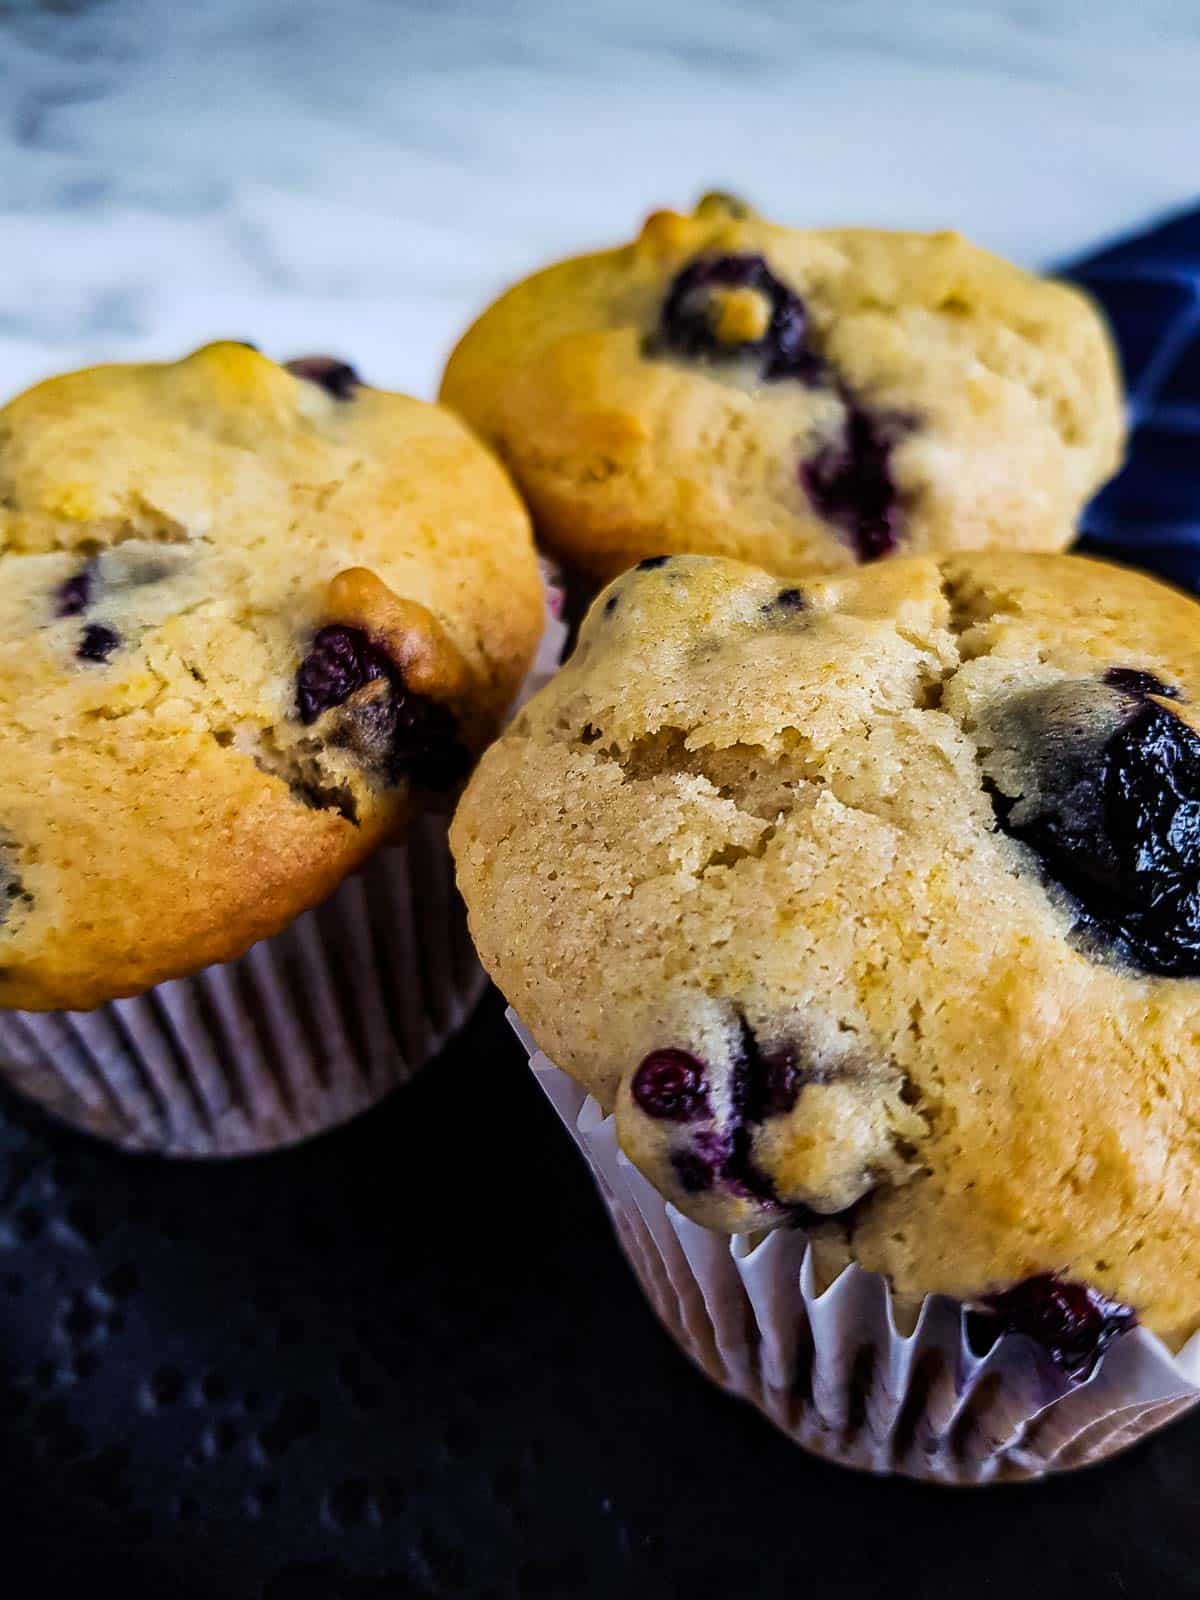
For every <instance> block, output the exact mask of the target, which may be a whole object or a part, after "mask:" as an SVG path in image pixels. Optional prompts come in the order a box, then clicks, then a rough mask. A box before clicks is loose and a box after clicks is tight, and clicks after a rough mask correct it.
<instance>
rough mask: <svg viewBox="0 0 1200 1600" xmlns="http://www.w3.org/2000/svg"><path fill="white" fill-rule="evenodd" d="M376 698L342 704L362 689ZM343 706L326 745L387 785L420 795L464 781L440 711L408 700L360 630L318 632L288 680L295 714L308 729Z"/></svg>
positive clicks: (464, 756)
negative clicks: (371, 688) (371, 687)
mask: <svg viewBox="0 0 1200 1600" xmlns="http://www.w3.org/2000/svg"><path fill="white" fill-rule="evenodd" d="M380 681H381V684H382V686H381V691H380V692H379V693H378V694H374V695H371V696H369V697H365V698H363V699H362V700H361V701H355V703H354V704H353V705H351V706H346V702H347V701H348V700H350V699H351V697H352V696H354V695H356V694H357V693H358V691H359V690H360V689H363V688H365V687H366V686H367V685H368V684H370V683H375V682H380ZM343 706H346V710H345V713H344V714H343V716H342V717H341V718H340V720H339V722H338V724H337V726H336V727H335V729H334V730H333V732H332V736H331V742H332V743H335V744H339V745H342V746H344V747H347V748H349V749H352V750H353V751H354V752H355V753H356V755H358V756H359V758H360V759H362V760H364V761H366V762H368V763H369V764H370V765H372V766H373V767H375V768H376V769H377V770H378V771H379V772H380V773H381V775H382V776H383V778H384V779H385V781H386V782H387V783H389V784H396V783H399V782H401V781H402V780H404V779H407V780H409V781H410V782H412V783H414V784H418V785H419V786H420V787H421V788H424V789H449V788H452V787H453V786H454V785H455V784H456V783H457V782H458V781H459V779H460V778H462V777H464V776H465V775H466V771H467V768H468V766H469V765H470V756H469V753H468V752H467V750H466V749H465V748H464V747H463V745H462V744H461V743H460V742H459V740H458V724H457V722H456V721H455V718H454V714H453V712H451V711H450V710H449V709H448V708H447V707H446V706H443V705H439V704H438V703H437V701H435V700H431V699H430V698H429V697H428V696H427V695H422V694H416V693H414V692H413V691H412V690H410V689H409V688H407V686H406V685H405V683H404V680H403V677H402V676H401V674H400V671H399V669H398V668H397V667H396V666H395V665H394V663H393V662H392V661H391V659H390V658H389V657H388V656H387V655H385V654H384V652H383V651H382V650H380V649H379V648H378V647H377V646H376V645H374V644H372V642H371V640H370V639H369V638H368V637H367V635H366V634H365V633H364V632H363V631H362V630H361V629H360V628H351V627H347V626H346V625H345V624H343V623H331V624H329V625H328V626H327V627H324V628H321V629H320V630H319V632H318V633H317V635H316V637H315V638H314V639H313V642H312V647H311V649H310V650H309V652H308V654H307V655H306V656H305V657H304V660H303V661H302V662H301V663H300V667H299V670H298V671H297V674H296V708H297V711H298V712H299V716H300V720H301V722H303V723H304V724H305V725H309V724H311V723H313V722H315V721H316V720H317V718H318V717H320V716H321V715H323V713H325V712H326V711H333V710H335V709H337V708H339V707H343Z"/></svg>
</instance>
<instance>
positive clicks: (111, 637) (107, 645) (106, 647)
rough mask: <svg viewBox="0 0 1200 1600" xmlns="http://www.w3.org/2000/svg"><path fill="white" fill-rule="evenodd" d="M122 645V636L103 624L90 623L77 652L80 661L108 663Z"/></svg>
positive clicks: (84, 631)
mask: <svg viewBox="0 0 1200 1600" xmlns="http://www.w3.org/2000/svg"><path fill="white" fill-rule="evenodd" d="M120 643H121V636H120V634H119V633H117V632H116V631H115V629H113V628H106V627H105V626H104V624H103V623H102V622H89V623H88V625H87V627H86V628H85V629H84V630H83V634H82V636H81V638H80V640H79V646H78V648H77V649H76V651H75V654H76V656H77V658H78V659H79V660H80V661H107V660H108V658H109V656H111V655H112V653H113V651H114V650H116V649H117V648H118V646H119V645H120Z"/></svg>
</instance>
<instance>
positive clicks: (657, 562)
mask: <svg viewBox="0 0 1200 1600" xmlns="http://www.w3.org/2000/svg"><path fill="white" fill-rule="evenodd" d="M670 559H671V558H670V556H646V557H644V558H643V559H642V560H641V561H639V562H638V564H637V566H636V567H635V568H634V571H635V572H653V571H654V570H655V568H657V567H665V566H666V564H667V562H668V561H670Z"/></svg>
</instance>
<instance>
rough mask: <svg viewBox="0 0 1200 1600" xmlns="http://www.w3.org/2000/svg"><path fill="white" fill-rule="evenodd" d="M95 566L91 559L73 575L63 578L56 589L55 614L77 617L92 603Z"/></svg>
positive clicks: (57, 615)
mask: <svg viewBox="0 0 1200 1600" xmlns="http://www.w3.org/2000/svg"><path fill="white" fill-rule="evenodd" d="M94 581H95V568H94V567H93V565H92V563H91V562H90V561H89V562H88V563H87V565H86V566H83V567H80V569H79V571H78V572H76V573H73V574H72V575H71V577H69V578H66V579H64V580H63V582H62V583H60V584H59V586H58V588H57V589H56V590H55V591H54V615H55V616H56V617H77V616H79V615H80V614H81V613H82V612H84V611H86V610H87V608H88V606H90V605H91V603H92V590H93V587H94Z"/></svg>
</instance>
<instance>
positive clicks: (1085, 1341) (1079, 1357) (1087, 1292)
mask: <svg viewBox="0 0 1200 1600" xmlns="http://www.w3.org/2000/svg"><path fill="white" fill-rule="evenodd" d="M1136 1326H1137V1314H1136V1313H1135V1312H1134V1311H1132V1310H1131V1309H1130V1308H1129V1306H1123V1305H1119V1304H1118V1303H1117V1302H1116V1301H1114V1300H1106V1299H1105V1297H1104V1296H1103V1295H1102V1294H1100V1293H1098V1292H1097V1291H1096V1290H1095V1289H1089V1288H1088V1286H1087V1285H1086V1284H1083V1283H1072V1282H1069V1281H1068V1280H1067V1279H1065V1278H1060V1277H1059V1276H1058V1275H1057V1273H1053V1272H1041V1273H1038V1274H1037V1275H1036V1276H1035V1277H1031V1278H1025V1279H1024V1280H1023V1281H1022V1282H1021V1283H1018V1284H1016V1285H1014V1287H1013V1288H1011V1289H1005V1290H1002V1291H1001V1292H1000V1293H998V1294H989V1295H985V1296H984V1298H983V1300H982V1301H981V1302H980V1304H979V1305H978V1306H975V1307H972V1308H971V1309H970V1310H969V1311H968V1313H967V1336H968V1339H969V1341H970V1344H971V1347H972V1348H973V1349H974V1350H975V1351H976V1352H977V1353H978V1354H984V1353H986V1351H987V1350H989V1349H990V1348H991V1347H992V1345H994V1344H995V1343H996V1341H997V1340H998V1339H1001V1338H1003V1337H1004V1336H1005V1335H1006V1334H1010V1333H1023V1334H1024V1335H1025V1336H1026V1337H1027V1338H1029V1339H1032V1340H1034V1341H1035V1343H1037V1344H1039V1345H1041V1347H1042V1348H1043V1349H1044V1350H1045V1351H1046V1353H1047V1354H1048V1355H1049V1357H1050V1359H1051V1360H1052V1361H1053V1362H1054V1364H1055V1366H1057V1367H1059V1368H1061V1370H1062V1371H1063V1372H1064V1373H1065V1374H1066V1375H1067V1377H1068V1378H1069V1379H1070V1380H1071V1382H1072V1383H1080V1382H1082V1381H1083V1379H1085V1378H1088V1377H1090V1376H1091V1374H1092V1372H1093V1371H1094V1370H1095V1367H1096V1363H1097V1361H1099V1359H1100V1357H1101V1356H1102V1355H1103V1354H1104V1351H1105V1350H1106V1349H1107V1348H1108V1346H1109V1345H1110V1344H1111V1343H1112V1341H1113V1340H1114V1339H1115V1338H1117V1337H1118V1336H1119V1335H1120V1334H1123V1333H1128V1331H1129V1330H1130V1329H1131V1328H1134V1327H1136Z"/></svg>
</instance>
